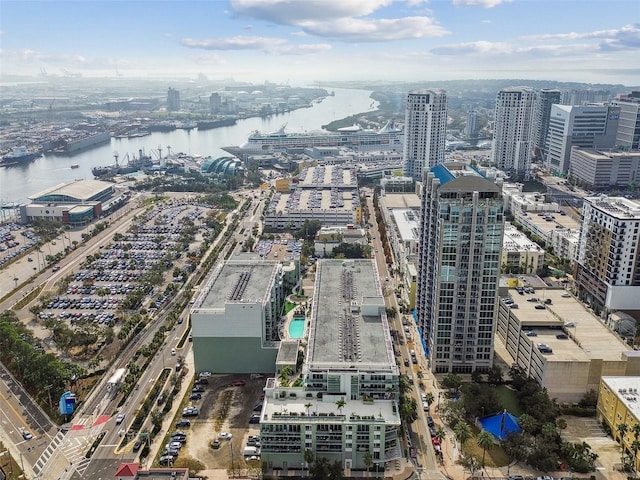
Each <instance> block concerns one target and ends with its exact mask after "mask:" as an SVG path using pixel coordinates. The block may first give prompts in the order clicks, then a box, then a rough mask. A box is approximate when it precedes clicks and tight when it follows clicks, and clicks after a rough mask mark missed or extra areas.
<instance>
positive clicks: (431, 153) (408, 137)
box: [404, 90, 447, 181]
mask: <svg viewBox="0 0 640 480" xmlns="http://www.w3.org/2000/svg"><path fill="white" fill-rule="evenodd" d="M446 134H447V94H446V92H445V91H444V90H417V91H414V92H410V93H409V95H407V104H406V114H405V122H404V173H405V175H406V176H408V177H411V178H413V179H414V180H417V181H420V180H422V171H423V169H425V168H431V167H433V166H435V165H438V164H440V163H442V162H444V151H445V137H446Z"/></svg>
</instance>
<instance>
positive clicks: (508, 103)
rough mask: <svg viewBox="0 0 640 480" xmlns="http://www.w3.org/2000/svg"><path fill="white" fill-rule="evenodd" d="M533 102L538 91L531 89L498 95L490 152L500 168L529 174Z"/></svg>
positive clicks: (510, 90) (510, 91) (519, 88)
mask: <svg viewBox="0 0 640 480" xmlns="http://www.w3.org/2000/svg"><path fill="white" fill-rule="evenodd" d="M534 100H535V91H534V90H533V89H532V88H529V87H510V88H503V89H502V90H500V91H499V92H498V96H497V98H496V110H495V119H494V121H495V123H494V127H493V148H492V150H491V160H492V162H493V164H494V165H495V166H496V167H497V168H499V169H501V170H506V171H507V172H512V173H516V174H518V175H525V176H526V175H528V174H529V170H530V167H531V155H532V154H531V134H532V128H531V121H532V119H533V103H534Z"/></svg>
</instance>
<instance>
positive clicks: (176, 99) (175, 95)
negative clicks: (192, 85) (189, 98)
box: [167, 87, 180, 112]
mask: <svg viewBox="0 0 640 480" xmlns="http://www.w3.org/2000/svg"><path fill="white" fill-rule="evenodd" d="M178 110H180V91H179V90H176V89H175V88H171V87H169V90H168V91H167V111H169V112H177V111H178Z"/></svg>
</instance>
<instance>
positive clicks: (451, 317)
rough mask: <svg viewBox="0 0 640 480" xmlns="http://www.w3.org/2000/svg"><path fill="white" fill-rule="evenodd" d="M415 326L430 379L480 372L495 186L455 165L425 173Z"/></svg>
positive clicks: (491, 309)
mask: <svg viewBox="0 0 640 480" xmlns="http://www.w3.org/2000/svg"><path fill="white" fill-rule="evenodd" d="M423 185H424V190H423V195H422V224H421V235H420V255H419V267H418V275H419V276H418V295H417V301H416V305H417V311H418V322H419V325H420V326H421V327H422V332H423V336H424V341H425V343H426V345H427V348H428V354H429V363H430V368H431V369H432V370H433V371H434V372H436V373H443V372H455V373H470V372H473V371H487V370H489V369H490V368H491V366H492V365H493V334H494V331H495V313H496V302H497V292H498V275H499V273H500V255H501V247H502V232H503V228H504V218H503V211H504V205H503V200H502V193H501V186H500V185H497V184H496V183H494V182H493V181H492V180H490V179H487V178H485V177H483V176H482V175H480V173H478V171H477V170H474V169H473V168H470V167H469V166H467V165H465V164H461V163H447V164H442V165H438V166H436V167H434V168H432V169H431V170H430V171H425V175H424V180H423Z"/></svg>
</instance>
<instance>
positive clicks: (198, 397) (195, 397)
mask: <svg viewBox="0 0 640 480" xmlns="http://www.w3.org/2000/svg"><path fill="white" fill-rule="evenodd" d="M201 399H202V394H201V393H192V394H191V395H189V400H201Z"/></svg>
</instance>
